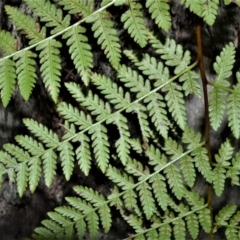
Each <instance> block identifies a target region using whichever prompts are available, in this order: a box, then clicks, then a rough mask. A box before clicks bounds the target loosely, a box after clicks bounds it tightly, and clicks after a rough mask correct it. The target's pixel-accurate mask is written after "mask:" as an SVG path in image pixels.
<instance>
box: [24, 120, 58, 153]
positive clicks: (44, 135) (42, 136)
mask: <svg viewBox="0 0 240 240" xmlns="http://www.w3.org/2000/svg"><path fill="white" fill-rule="evenodd" d="M23 123H24V125H25V126H26V127H27V128H28V130H29V131H30V132H31V133H32V134H34V135H35V136H36V137H37V138H38V139H39V140H41V141H42V142H43V143H45V144H46V147H48V148H55V147H57V146H58V145H59V139H58V136H57V134H56V133H53V131H52V130H49V129H47V128H46V127H45V126H44V125H42V124H40V123H38V122H36V121H34V120H33V119H28V118H25V119H23Z"/></svg>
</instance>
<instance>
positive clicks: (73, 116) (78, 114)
mask: <svg viewBox="0 0 240 240" xmlns="http://www.w3.org/2000/svg"><path fill="white" fill-rule="evenodd" d="M57 110H58V112H59V113H60V114H61V115H62V116H63V117H64V119H65V120H67V121H69V122H70V123H74V124H75V125H77V126H78V127H79V129H80V130H83V129H86V128H88V127H90V126H91V125H92V119H91V116H90V115H89V114H85V113H84V112H83V111H79V110H78V109H77V108H75V107H73V106H72V105H71V104H67V103H65V102H61V103H59V104H58V106H57Z"/></svg>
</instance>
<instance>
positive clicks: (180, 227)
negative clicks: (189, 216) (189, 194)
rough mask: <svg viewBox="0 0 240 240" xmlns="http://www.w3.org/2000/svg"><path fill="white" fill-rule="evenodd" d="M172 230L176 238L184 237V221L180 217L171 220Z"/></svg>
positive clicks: (183, 239) (183, 238)
mask: <svg viewBox="0 0 240 240" xmlns="http://www.w3.org/2000/svg"><path fill="white" fill-rule="evenodd" d="M173 224H174V226H173V232H174V237H175V239H176V240H178V239H179V240H181V239H182V240H185V239H186V227H185V222H184V221H183V220H182V219H178V220H177V221H174V222H173Z"/></svg>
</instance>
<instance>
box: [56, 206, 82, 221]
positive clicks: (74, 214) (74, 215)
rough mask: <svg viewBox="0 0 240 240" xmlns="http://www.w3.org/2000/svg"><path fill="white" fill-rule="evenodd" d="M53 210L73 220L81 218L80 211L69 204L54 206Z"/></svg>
mask: <svg viewBox="0 0 240 240" xmlns="http://www.w3.org/2000/svg"><path fill="white" fill-rule="evenodd" d="M54 211H56V212H57V213H59V214H60V215H62V216H64V217H67V218H71V219H73V220H74V221H77V220H79V219H81V218H82V213H81V212H80V211H78V210H77V209H75V208H72V207H69V206H60V207H56V208H55V209H54Z"/></svg>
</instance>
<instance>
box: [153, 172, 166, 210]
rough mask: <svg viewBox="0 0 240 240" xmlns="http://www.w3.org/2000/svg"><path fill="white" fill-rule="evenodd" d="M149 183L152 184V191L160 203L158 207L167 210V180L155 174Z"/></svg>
mask: <svg viewBox="0 0 240 240" xmlns="http://www.w3.org/2000/svg"><path fill="white" fill-rule="evenodd" d="M149 182H150V183H151V184H152V189H153V192H154V196H155V198H156V200H157V202H158V205H159V206H160V207H161V208H162V209H163V211H166V210H167V206H168V199H169V196H168V194H167V186H166V183H165V182H166V179H165V177H164V176H163V175H161V174H155V175H154V176H153V177H151V178H150V179H149Z"/></svg>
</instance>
